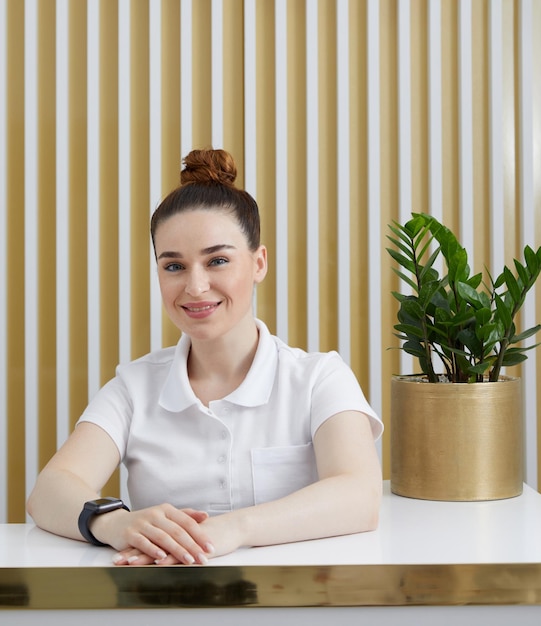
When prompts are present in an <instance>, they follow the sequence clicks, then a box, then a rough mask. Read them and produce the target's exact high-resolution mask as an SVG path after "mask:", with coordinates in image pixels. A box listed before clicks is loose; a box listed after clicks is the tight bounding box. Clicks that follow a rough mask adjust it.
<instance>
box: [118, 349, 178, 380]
mask: <svg viewBox="0 0 541 626" xmlns="http://www.w3.org/2000/svg"><path fill="white" fill-rule="evenodd" d="M175 351H176V347H175V346H169V347H166V348H160V349H158V350H153V351H152V352H148V353H147V354H144V355H143V356H140V357H138V358H136V359H134V360H133V361H128V362H127V363H120V364H119V365H118V366H117V369H116V375H117V376H119V377H121V378H125V377H127V378H131V377H133V376H136V377H137V376H139V375H146V374H149V373H151V372H158V371H159V370H160V369H163V370H168V369H169V368H170V367H171V363H172V362H173V360H174V358H175Z"/></svg>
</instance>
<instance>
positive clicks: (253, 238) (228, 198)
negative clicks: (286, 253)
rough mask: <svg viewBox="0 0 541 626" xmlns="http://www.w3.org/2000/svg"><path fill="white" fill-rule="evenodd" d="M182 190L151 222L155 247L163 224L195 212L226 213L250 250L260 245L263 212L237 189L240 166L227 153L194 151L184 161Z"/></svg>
mask: <svg viewBox="0 0 541 626" xmlns="http://www.w3.org/2000/svg"><path fill="white" fill-rule="evenodd" d="M183 164H184V168H183V169H182V170H181V172H180V186H179V187H177V188H176V189H175V190H174V191H172V192H171V193H170V194H169V195H168V196H167V197H166V198H165V199H164V200H163V201H162V202H161V204H160V205H159V206H158V208H157V209H156V210H155V211H154V214H153V215H152V219H151V222H150V234H151V235H152V243H154V236H155V234H156V229H157V228H158V226H159V225H160V224H162V223H163V222H165V221H166V220H168V219H169V218H170V217H172V216H173V215H176V214H177V213H182V212H184V211H194V210H200V209H203V210H219V211H226V212H229V213H231V214H232V215H234V216H235V218H236V220H237V221H238V223H239V226H240V228H241V230H242V232H243V233H244V235H245V236H246V239H247V242H248V247H249V248H250V250H252V251H254V250H257V248H258V247H259V243H260V221H259V209H258V207H257V203H256V201H255V200H254V199H253V198H252V196H251V195H250V194H249V193H248V192H247V191H244V190H243V189H239V188H238V187H236V186H235V179H236V178H237V166H236V165H235V161H234V159H233V157H232V156H231V155H230V154H229V152H226V151H225V150H213V149H207V150H192V152H190V153H189V154H188V155H187V156H186V157H185V158H184V159H183Z"/></svg>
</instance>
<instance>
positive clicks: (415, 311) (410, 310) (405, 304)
mask: <svg viewBox="0 0 541 626" xmlns="http://www.w3.org/2000/svg"><path fill="white" fill-rule="evenodd" d="M399 313H405V314H406V315H407V316H408V317H411V318H412V319H415V320H422V319H423V317H424V311H423V309H422V308H421V306H420V305H419V302H417V300H416V299H413V298H406V299H405V300H402V305H401V307H400V311H399Z"/></svg>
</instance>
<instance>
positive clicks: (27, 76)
mask: <svg viewBox="0 0 541 626" xmlns="http://www.w3.org/2000/svg"><path fill="white" fill-rule="evenodd" d="M37 11H38V7H37V0H26V2H25V12H24V126H25V128H24V195H25V202H24V299H25V307H24V340H25V346H24V355H25V443H26V446H25V467H26V493H27V494H29V493H30V490H31V489H32V487H33V485H34V482H35V480H36V476H37V472H38V392H39V387H38V363H39V350H38V314H39V298H38V295H39V292H38V268H39V263H38V254H39V250H38V219H39V210H38V193H39V189H38V184H39V178H38V147H39V146H38V106H37V100H38V73H37V72H38V23H37V18H38V16H37Z"/></svg>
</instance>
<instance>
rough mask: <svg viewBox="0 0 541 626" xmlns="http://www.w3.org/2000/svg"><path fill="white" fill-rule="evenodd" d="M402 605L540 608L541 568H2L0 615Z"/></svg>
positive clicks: (506, 565) (520, 565) (496, 565)
mask: <svg viewBox="0 0 541 626" xmlns="http://www.w3.org/2000/svg"><path fill="white" fill-rule="evenodd" d="M408 605H417V606H420V605H431V606H438V605H541V563H504V564H501V563H478V564H477V563H476V564H426V565H423V564H415V565H408V564H400V565H321V566H318V565H289V566H279V565H270V566H269V565H258V566H211V567H153V566H151V567H138V568H137V567H43V568H39V567H30V568H0V610H2V609H8V610H9V609H130V608H211V607H222V608H224V607H240V606H246V607H298V606H303V607H309V606H327V607H332V606H334V607H343V606H408Z"/></svg>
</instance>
